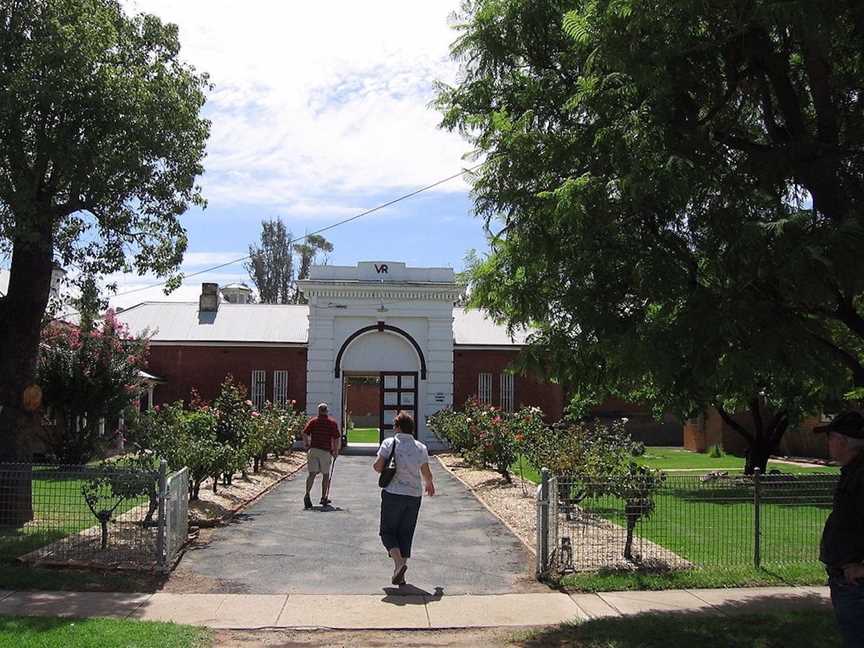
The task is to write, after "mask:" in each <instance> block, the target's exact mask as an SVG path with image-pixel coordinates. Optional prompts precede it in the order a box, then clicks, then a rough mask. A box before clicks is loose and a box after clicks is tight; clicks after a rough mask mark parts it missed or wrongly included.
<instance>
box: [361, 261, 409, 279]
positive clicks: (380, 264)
mask: <svg viewBox="0 0 864 648" xmlns="http://www.w3.org/2000/svg"><path fill="white" fill-rule="evenodd" d="M356 276H357V278H358V279H359V280H361V281H364V280H365V281H375V282H380V281H402V280H403V279H405V264H404V263H402V262H399V261H361V262H360V263H358V264H357V275H356Z"/></svg>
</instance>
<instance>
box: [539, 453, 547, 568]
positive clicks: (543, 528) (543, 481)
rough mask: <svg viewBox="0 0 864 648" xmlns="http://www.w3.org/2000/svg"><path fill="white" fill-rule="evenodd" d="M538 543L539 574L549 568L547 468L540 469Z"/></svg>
mask: <svg viewBox="0 0 864 648" xmlns="http://www.w3.org/2000/svg"><path fill="white" fill-rule="evenodd" d="M537 531H538V533H539V536H540V544H539V546H538V547H537V553H538V555H539V557H540V574H539V575H540V576H542V575H543V574H545V573H546V571H547V570H548V569H549V470H548V469H547V468H543V469H542V470H541V471H540V526H539V528H538V530H537Z"/></svg>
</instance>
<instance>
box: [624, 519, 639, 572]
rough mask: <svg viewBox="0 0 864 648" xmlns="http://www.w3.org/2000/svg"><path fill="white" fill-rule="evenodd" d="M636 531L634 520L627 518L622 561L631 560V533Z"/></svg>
mask: <svg viewBox="0 0 864 648" xmlns="http://www.w3.org/2000/svg"><path fill="white" fill-rule="evenodd" d="M635 529H636V518H634V517H632V516H629V515H628V516H627V541H626V542H625V543H624V559H625V560H631V561H632V560H633V531H634V530H635Z"/></svg>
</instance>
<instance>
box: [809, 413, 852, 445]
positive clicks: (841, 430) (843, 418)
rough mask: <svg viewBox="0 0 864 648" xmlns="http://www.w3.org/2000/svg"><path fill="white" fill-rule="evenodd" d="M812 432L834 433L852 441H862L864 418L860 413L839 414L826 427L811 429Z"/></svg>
mask: <svg viewBox="0 0 864 648" xmlns="http://www.w3.org/2000/svg"><path fill="white" fill-rule="evenodd" d="M813 431H814V432H836V433H837V434H842V435H843V436H847V437H850V438H852V439H864V416H862V415H861V413H860V412H841V413H840V414H838V415H837V416H835V417H834V418H833V419H832V420H831V422H830V423H828V424H827V425H820V426H818V427H814V428H813Z"/></svg>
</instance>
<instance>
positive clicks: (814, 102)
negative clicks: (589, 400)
mask: <svg viewBox="0 0 864 648" xmlns="http://www.w3.org/2000/svg"><path fill="white" fill-rule="evenodd" d="M460 29H461V30H462V35H461V37H460V38H459V40H457V42H456V43H455V44H454V47H453V53H454V56H456V57H457V58H458V59H459V60H460V61H462V63H463V76H462V80H461V81H460V83H459V85H458V86H456V87H442V88H441V92H440V95H439V105H440V106H441V108H442V109H443V111H444V125H445V126H446V127H448V128H451V129H459V130H461V131H462V132H463V133H464V134H465V135H466V136H467V137H468V138H469V140H470V141H471V142H472V144H474V146H475V149H476V152H479V153H484V154H486V155H487V156H488V161H487V164H486V165H484V167H483V168H482V170H481V171H479V172H478V175H477V178H476V181H475V184H474V193H475V199H476V204H477V208H478V211H479V212H480V213H481V214H482V215H483V216H485V218H486V219H487V222H488V224H489V225H490V226H491V227H493V228H494V227H497V228H499V229H500V231H499V232H498V235H497V236H496V238H495V239H494V240H493V243H492V252H491V255H490V257H489V258H488V259H486V260H485V261H484V262H482V263H480V264H477V266H476V268H475V273H474V278H475V286H474V290H473V291H472V296H473V298H474V299H475V301H476V302H477V303H479V304H480V305H482V306H484V307H486V308H488V309H489V310H491V311H492V312H493V313H494V314H496V315H498V316H500V317H502V318H503V319H505V320H507V321H508V322H509V323H510V324H513V325H518V324H533V325H536V326H538V327H539V330H540V334H539V335H538V336H537V338H536V346H535V349H534V351H535V359H539V360H540V361H542V362H544V363H545V365H546V366H547V367H549V368H550V369H551V370H552V371H553V372H554V373H557V374H558V375H559V377H561V378H562V380H567V381H568V383H569V384H572V385H575V386H576V389H577V391H578V392H580V393H583V394H588V395H592V396H594V397H597V396H599V395H602V394H605V393H617V394H620V395H625V396H630V397H637V396H641V397H643V398H645V399H646V400H648V401H649V402H652V403H653V404H655V406H657V407H664V406H672V407H673V408H674V409H675V410H676V411H678V412H679V413H680V414H682V415H687V414H690V413H693V412H695V411H698V409H699V408H700V407H703V406H705V405H710V404H713V405H715V406H718V407H719V408H720V409H721V411H722V412H724V413H726V414H729V411H728V409H727V408H729V407H734V408H735V409H748V408H749V409H750V411H751V413H752V426H751V430H752V429H753V428H755V429H756V430H759V428H760V426H762V431H763V432H764V437H765V443H762V444H758V443H755V441H756V440H755V439H754V445H761V446H764V447H762V448H761V449H760V450H759V451H758V452H754V454H758V455H759V456H758V457H754V462H755V464H756V465H760V464H763V459H764V457H763V456H762V455H764V454H765V448H769V447H770V446H772V445H773V444H775V443H776V440H777V433H776V430H778V429H785V426H786V424H787V423H788V421H789V420H790V419H791V418H794V416H795V415H796V414H801V413H804V412H805V411H807V410H812V409H813V408H815V407H817V406H818V404H819V403H820V402H824V401H826V400H828V399H831V398H832V397H836V395H837V394H838V393H839V392H842V390H843V389H844V388H848V387H850V386H852V385H856V386H859V387H860V386H862V385H864V365H862V357H864V355H862V352H861V351H862V346H864V319H862V316H861V310H860V299H861V294H862V287H864V267H862V266H861V265H860V264H859V263H857V260H856V259H857V256H858V254H857V252H856V250H857V249H858V248H859V247H860V244H861V242H862V239H864V228H862V202H864V149H862V143H864V98H862V94H861V92H860V88H861V86H862V83H864V54H862V52H864V9H862V7H861V5H860V3H856V2H851V1H845V2H844V1H842V0H841V1H838V2H833V3H824V2H816V1H806V0H802V1H797V2H795V1H790V2H782V3H778V2H773V1H771V0H748V1H743V0H731V1H730V0H714V1H712V0H709V1H708V2H702V1H696V0H672V1H666V0H662V1H661V0H608V1H603V0H556V1H551V2H545V3H536V2H531V1H530V0H495V1H493V0H488V1H487V0H477V1H476V2H475V1H472V2H467V3H465V4H464V6H463V12H462V15H461V22H460ZM766 410H770V411H766ZM742 430H743V428H742ZM743 432H744V433H747V434H751V436H752V432H751V431H748V430H743Z"/></svg>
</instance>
